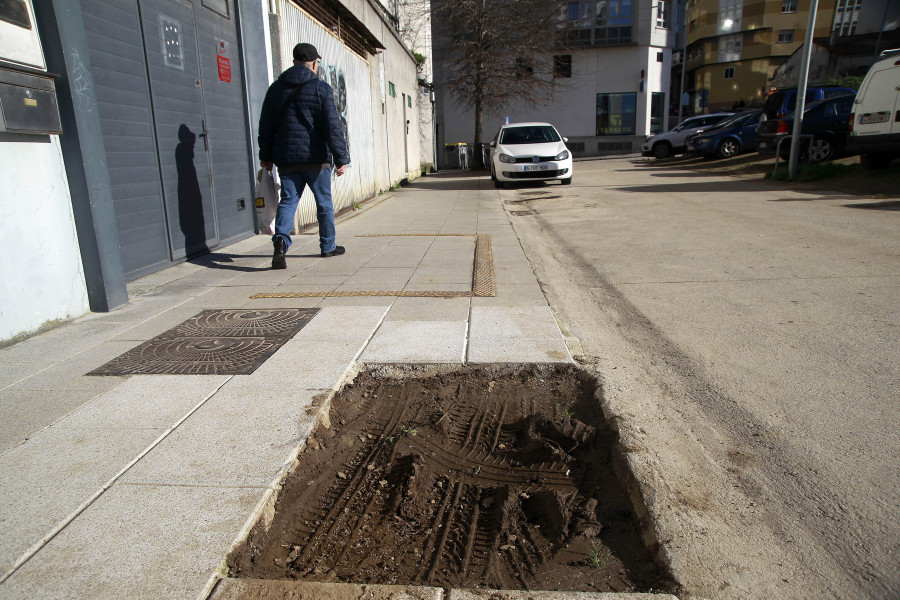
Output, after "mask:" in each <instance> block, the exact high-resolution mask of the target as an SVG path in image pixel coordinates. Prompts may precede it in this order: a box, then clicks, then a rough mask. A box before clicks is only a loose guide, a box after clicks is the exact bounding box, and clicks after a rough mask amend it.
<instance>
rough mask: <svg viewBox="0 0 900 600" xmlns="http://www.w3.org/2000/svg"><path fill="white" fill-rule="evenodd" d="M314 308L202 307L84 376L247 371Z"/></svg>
mask: <svg viewBox="0 0 900 600" xmlns="http://www.w3.org/2000/svg"><path fill="white" fill-rule="evenodd" d="M318 310H319V309H317V308H300V309H296V308H290V309H257V310H252V309H225V310H204V311H202V312H201V313H199V314H197V315H196V316H193V317H191V318H190V319H188V320H187V321H185V322H184V323H182V324H180V325H177V326H175V327H173V328H172V329H170V330H168V331H166V332H165V333H162V334H160V335H158V336H156V337H155V338H153V339H152V340H149V341H147V342H144V343H143V344H141V345H140V346H138V347H137V348H134V349H132V350H129V351H128V352H126V353H125V354H122V355H121V356H119V357H118V358H114V359H113V360H111V361H110V362H108V363H106V364H105V365H103V366H102V367H100V368H98V369H95V370H93V371H91V372H90V373H88V375H148V374H173V375H174V374H178V375H248V374H250V373H252V372H253V371H255V370H256V368H257V367H258V366H259V365H261V364H262V363H263V362H264V361H265V360H266V359H267V358H268V357H270V356H271V355H272V354H274V353H275V351H276V350H278V349H279V348H280V347H281V346H282V345H284V343H285V342H287V341H288V340H289V339H291V338H292V337H293V336H294V335H295V334H296V333H297V332H298V331H300V330H301V329H302V328H303V326H304V325H306V324H307V323H308V322H309V321H310V319H312V318H313V317H314V316H315V314H316V313H317V312H318Z"/></svg>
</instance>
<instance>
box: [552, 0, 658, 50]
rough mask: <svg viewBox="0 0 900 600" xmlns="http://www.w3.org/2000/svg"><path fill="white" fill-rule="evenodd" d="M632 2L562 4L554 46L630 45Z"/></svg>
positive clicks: (598, 0)
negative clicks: (556, 40)
mask: <svg viewBox="0 0 900 600" xmlns="http://www.w3.org/2000/svg"><path fill="white" fill-rule="evenodd" d="M668 1H669V0H663V2H668ZM633 2H634V0H591V1H590V2H584V1H582V2H569V3H564V4H563V5H562V9H561V11H560V13H559V27H560V31H559V36H558V43H559V44H560V45H562V46H574V47H593V46H612V45H618V44H627V43H630V42H631V25H632V13H631V7H632V3H633Z"/></svg>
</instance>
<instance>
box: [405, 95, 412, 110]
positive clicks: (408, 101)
mask: <svg viewBox="0 0 900 600" xmlns="http://www.w3.org/2000/svg"><path fill="white" fill-rule="evenodd" d="M406 105H407V106H408V107H410V108H412V96H407V97H406Z"/></svg>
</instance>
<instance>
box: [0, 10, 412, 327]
mask: <svg viewBox="0 0 900 600" xmlns="http://www.w3.org/2000/svg"><path fill="white" fill-rule="evenodd" d="M0 11H2V12H0V102H2V107H3V110H2V111H0V115H3V117H4V118H3V119H2V120H3V123H0V169H2V177H0V192H2V193H3V198H4V199H3V203H4V214H5V215H6V216H7V218H6V219H4V220H3V221H2V222H0V250H2V251H3V252H4V253H5V255H6V256H7V257H14V258H12V260H9V259H7V260H4V261H3V272H2V277H0V280H2V283H0V306H2V309H0V311H2V312H0V343H3V342H8V341H10V340H14V339H16V338H17V337H19V336H22V335H27V334H30V333H32V332H35V331H38V330H40V329H41V328H43V327H47V326H51V325H52V324H54V323H56V322H58V321H61V320H66V319H70V318H73V317H77V316H80V315H82V314H84V313H85V312H87V311H88V310H93V311H107V310H111V309H113V308H115V307H116V306H119V305H121V304H124V303H126V302H128V294H127V287H126V284H127V283H128V282H130V281H132V280H135V279H138V278H140V277H142V276H144V275H147V274H149V273H153V272H155V271H158V270H160V269H163V268H165V267H167V266H170V265H172V264H176V263H178V262H182V261H185V260H189V259H191V258H192V257H194V256H200V255H203V254H205V253H208V252H210V251H212V250H214V249H216V248H218V247H221V246H223V245H225V244H228V243H230V242H234V241H237V240H240V239H244V238H247V237H249V236H252V235H254V234H255V232H256V231H257V229H256V223H255V211H254V200H255V199H254V184H255V177H256V173H257V170H258V168H259V167H258V164H259V163H258V157H257V154H256V153H257V148H256V135H257V132H256V127H257V121H258V118H259V112H260V108H261V106H262V100H263V98H264V96H265V92H266V89H267V88H268V86H269V84H270V83H271V82H272V81H273V80H274V78H275V77H276V76H277V75H278V74H280V72H281V71H282V70H284V69H286V68H287V67H289V66H290V65H291V62H290V59H291V49H292V48H293V46H294V44H296V43H297V42H301V41H305V42H310V43H313V44H315V45H316V47H317V48H318V49H319V53H320V54H321V55H322V56H323V59H324V60H323V66H322V69H321V71H320V73H319V75H320V77H322V78H323V79H324V80H325V81H327V82H328V83H330V84H331V85H332V87H333V89H334V90H335V102H336V104H337V106H338V109H339V111H340V113H341V118H342V121H343V123H344V124H345V132H346V134H347V137H348V140H349V146H350V154H351V160H352V164H351V168H350V170H349V172H348V175H347V176H345V177H342V178H339V179H338V178H336V179H335V180H334V182H335V183H334V200H335V210H336V211H341V210H344V209H348V208H350V207H352V206H353V205H354V203H356V202H360V201H363V200H366V199H367V198H371V197H373V196H375V195H377V194H378V193H379V192H381V191H384V190H387V189H390V188H391V187H392V186H394V185H396V184H398V183H399V182H401V181H403V180H406V179H410V178H414V177H416V176H418V175H419V173H420V172H421V164H422V162H423V160H422V153H421V150H420V143H419V135H418V128H417V124H418V122H419V115H418V112H419V103H418V98H419V96H420V91H419V82H418V76H417V70H416V59H415V57H414V55H413V54H412V52H411V51H410V50H409V49H408V48H407V46H406V44H405V43H404V42H403V40H402V39H401V37H400V35H399V33H398V31H397V28H396V26H395V24H394V22H393V20H392V19H391V18H390V16H389V15H388V14H387V13H386V12H385V11H384V10H383V9H382V8H381V7H380V6H379V5H377V4H375V3H370V2H368V1H367V0H290V1H289V0H46V1H42V2H32V0H16V1H14V2H5V3H0ZM23 107H24V108H23ZM19 117H21V118H19ZM314 222H315V211H314V209H313V201H312V197H311V195H310V194H309V193H308V192H307V195H305V196H304V198H303V199H302V201H301V208H300V210H299V211H298V217H297V226H298V228H299V227H303V226H305V225H307V224H311V223H314Z"/></svg>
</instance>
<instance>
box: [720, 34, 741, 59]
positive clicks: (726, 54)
mask: <svg viewBox="0 0 900 600" xmlns="http://www.w3.org/2000/svg"><path fill="white" fill-rule="evenodd" d="M742 37H743V36H742V35H741V34H740V33H736V34H734V35H725V36H722V37H720V38H719V62H734V61H736V60H741V39H742Z"/></svg>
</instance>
